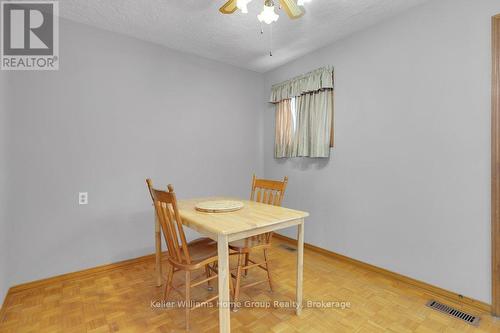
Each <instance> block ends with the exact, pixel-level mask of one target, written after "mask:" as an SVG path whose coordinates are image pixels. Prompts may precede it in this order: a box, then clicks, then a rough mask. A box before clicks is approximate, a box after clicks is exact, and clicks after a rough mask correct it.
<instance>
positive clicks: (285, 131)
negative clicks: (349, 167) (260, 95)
mask: <svg viewBox="0 0 500 333" xmlns="http://www.w3.org/2000/svg"><path fill="white" fill-rule="evenodd" d="M333 98H334V92H333V69H328V68H321V69H319V70H316V71H314V72H311V73H308V74H306V75H303V76H300V77H297V78H295V79H292V80H289V81H286V82H284V83H281V84H279V85H275V86H273V91H272V95H271V102H272V103H275V104H276V125H275V126H276V127H275V129H276V132H275V157H276V158H288V157H314V158H316V157H322V158H327V157H329V156H330V148H331V147H333V137H334V134H333V102H334V101H333Z"/></svg>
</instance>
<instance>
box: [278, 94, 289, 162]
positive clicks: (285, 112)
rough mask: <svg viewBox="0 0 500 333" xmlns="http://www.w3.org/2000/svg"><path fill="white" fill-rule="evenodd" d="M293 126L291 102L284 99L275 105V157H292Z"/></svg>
mask: <svg viewBox="0 0 500 333" xmlns="http://www.w3.org/2000/svg"><path fill="white" fill-rule="evenodd" d="M293 127H294V126H293V115H292V107H291V103H290V100H289V99H285V100H284V101H281V103H278V104H277V106H276V131H275V135H276V137H275V140H274V142H275V145H274V151H275V156H276V157H277V158H283V157H292V152H293Z"/></svg>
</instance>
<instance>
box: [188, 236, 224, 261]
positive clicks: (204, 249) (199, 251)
mask: <svg viewBox="0 0 500 333" xmlns="http://www.w3.org/2000/svg"><path fill="white" fill-rule="evenodd" d="M187 246H188V249H189V255H190V256H191V262H192V263H193V264H195V263H197V262H200V261H203V260H205V259H208V258H210V257H216V256H217V242H215V241H213V240H212V239H210V238H206V237H203V238H197V239H195V240H193V241H191V242H189V243H188V244H187Z"/></svg>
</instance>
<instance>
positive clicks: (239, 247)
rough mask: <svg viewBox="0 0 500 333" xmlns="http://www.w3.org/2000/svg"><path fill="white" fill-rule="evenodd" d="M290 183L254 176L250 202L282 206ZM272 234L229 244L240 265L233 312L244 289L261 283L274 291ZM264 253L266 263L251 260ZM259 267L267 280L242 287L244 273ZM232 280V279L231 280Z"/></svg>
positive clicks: (237, 273) (237, 270)
mask: <svg viewBox="0 0 500 333" xmlns="http://www.w3.org/2000/svg"><path fill="white" fill-rule="evenodd" d="M287 183H288V177H285V178H284V179H283V181H276V180H267V179H257V178H255V175H253V179H252V192H251V195H250V200H252V201H257V202H261V203H265V204H269V205H275V206H281V202H282V201H283V197H284V196H285V190H286V185H287ZM272 236H273V234H272V232H269V233H265V234H261V235H257V236H253V237H249V238H246V239H242V240H239V241H235V242H231V243H229V248H230V249H231V250H233V251H234V253H233V254H237V255H238V265H237V268H236V274H232V273H231V276H232V277H233V278H234V279H235V280H236V282H235V284H234V292H233V298H234V304H235V306H234V307H233V311H238V307H237V306H236V304H237V302H238V297H239V293H240V290H241V289H242V288H248V287H252V286H255V285H257V284H260V283H264V282H269V288H270V289H271V291H272V290H273V283H272V279H271V271H270V266H269V254H268V251H269V249H270V248H271V238H272ZM260 250H262V251H263V254H264V261H263V262H260V263H259V262H256V261H254V260H252V259H251V258H250V254H251V253H252V252H254V253H255V252H256V251H260ZM254 267H258V268H261V269H263V270H264V271H266V273H267V278H266V279H265V280H261V281H257V282H253V283H249V284H246V285H243V286H242V285H241V277H242V273H243V271H244V274H245V276H246V275H247V273H248V270H249V269H250V268H254ZM230 280H231V279H230Z"/></svg>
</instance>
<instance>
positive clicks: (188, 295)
mask: <svg viewBox="0 0 500 333" xmlns="http://www.w3.org/2000/svg"><path fill="white" fill-rule="evenodd" d="M190 303H191V272H190V271H186V304H185V306H186V330H189V315H190V312H191V304H190Z"/></svg>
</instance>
